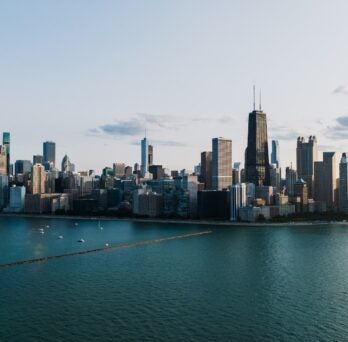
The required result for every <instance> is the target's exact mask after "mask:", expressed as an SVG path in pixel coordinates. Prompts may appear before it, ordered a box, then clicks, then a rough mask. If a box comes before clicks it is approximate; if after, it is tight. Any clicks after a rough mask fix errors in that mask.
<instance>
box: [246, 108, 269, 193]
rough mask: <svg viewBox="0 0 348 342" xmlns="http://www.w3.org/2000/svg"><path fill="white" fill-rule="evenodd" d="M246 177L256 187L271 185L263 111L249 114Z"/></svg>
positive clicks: (265, 120) (264, 114)
mask: <svg viewBox="0 0 348 342" xmlns="http://www.w3.org/2000/svg"><path fill="white" fill-rule="evenodd" d="M245 177H246V181H247V182H249V183H254V184H255V185H256V186H261V185H270V168H269V156H268V138H267V119H266V113H264V112H263V111H262V110H254V111H252V112H251V113H250V114H249V124H248V147H247V148H246V151H245Z"/></svg>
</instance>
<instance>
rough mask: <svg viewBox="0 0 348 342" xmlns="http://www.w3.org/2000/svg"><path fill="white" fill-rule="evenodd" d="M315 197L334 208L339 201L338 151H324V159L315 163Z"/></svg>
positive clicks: (328, 207)
mask: <svg viewBox="0 0 348 342" xmlns="http://www.w3.org/2000/svg"><path fill="white" fill-rule="evenodd" d="M314 199H315V200H316V201H320V202H325V203H326V207H327V209H334V207H335V205H336V201H337V183H336V153H335V152H323V161H316V162H315V163H314Z"/></svg>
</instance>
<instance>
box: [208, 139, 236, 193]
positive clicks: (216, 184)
mask: <svg viewBox="0 0 348 342" xmlns="http://www.w3.org/2000/svg"><path fill="white" fill-rule="evenodd" d="M212 145H213V146H212V147H213V153H212V187H213V190H222V189H227V188H228V187H229V186H231V185H232V140H229V139H225V138H214V139H213V140H212Z"/></svg>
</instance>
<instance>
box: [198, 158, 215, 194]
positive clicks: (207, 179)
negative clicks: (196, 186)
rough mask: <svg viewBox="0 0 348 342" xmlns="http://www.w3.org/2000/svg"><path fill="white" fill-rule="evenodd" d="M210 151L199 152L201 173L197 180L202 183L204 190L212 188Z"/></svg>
mask: <svg viewBox="0 0 348 342" xmlns="http://www.w3.org/2000/svg"><path fill="white" fill-rule="evenodd" d="M212 155H213V154H212V152H211V151H204V152H202V153H201V174H200V176H199V181H200V182H201V183H204V189H205V190H211V189H212V173H213V159H212Z"/></svg>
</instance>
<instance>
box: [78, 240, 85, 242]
mask: <svg viewBox="0 0 348 342" xmlns="http://www.w3.org/2000/svg"><path fill="white" fill-rule="evenodd" d="M77 242H85V240H84V239H79V240H77Z"/></svg>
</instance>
